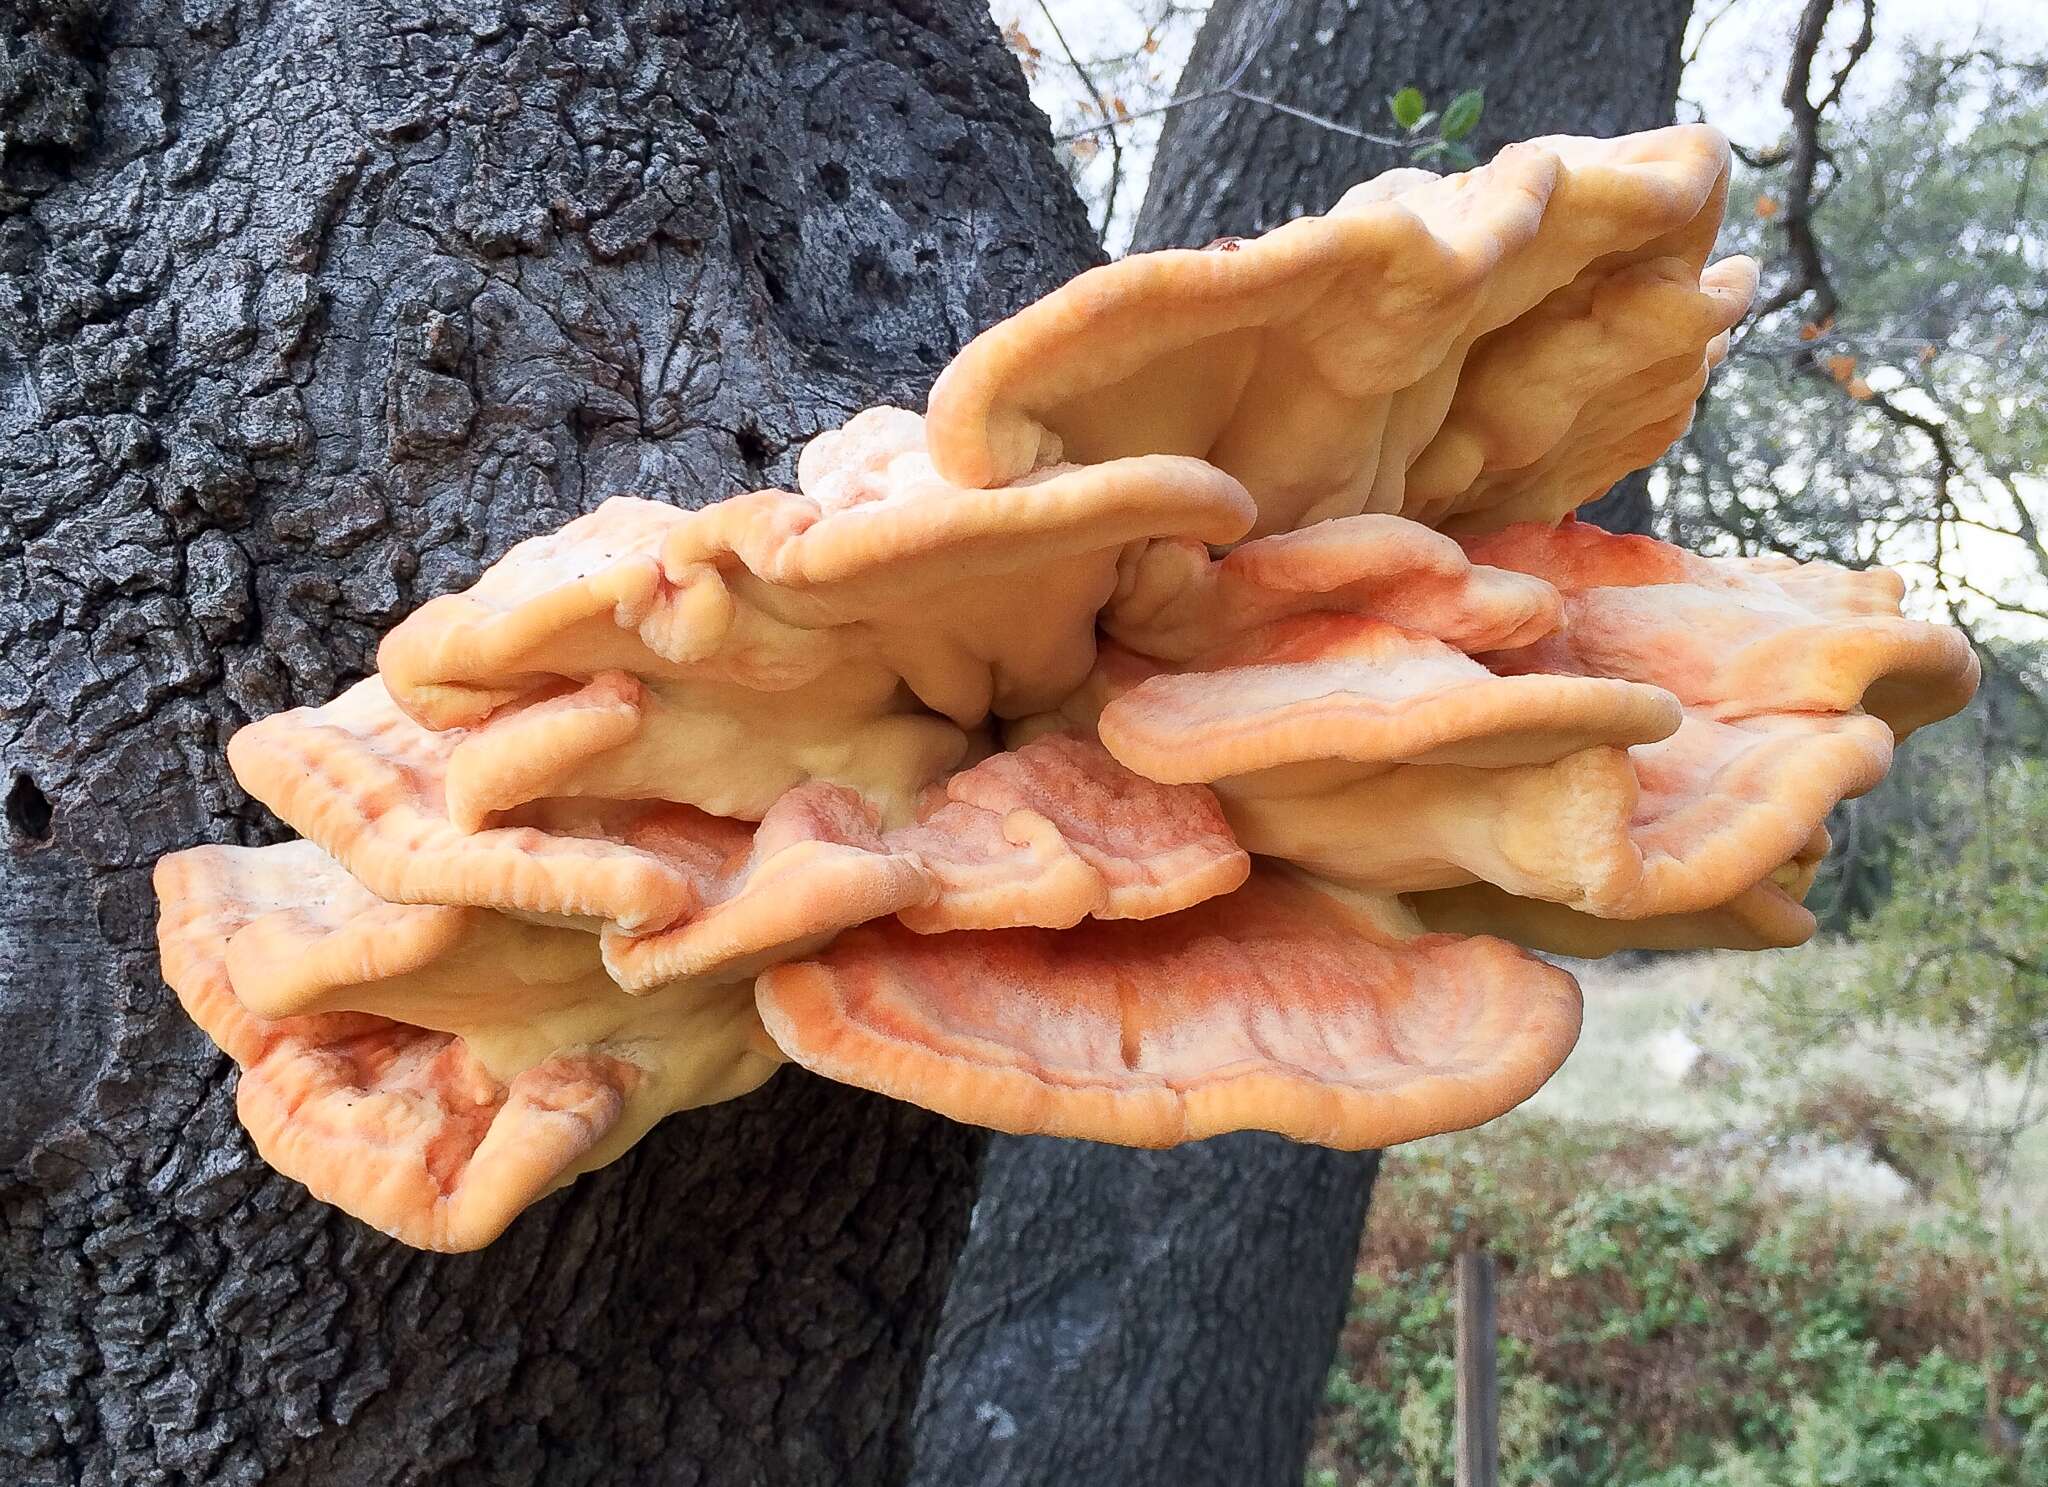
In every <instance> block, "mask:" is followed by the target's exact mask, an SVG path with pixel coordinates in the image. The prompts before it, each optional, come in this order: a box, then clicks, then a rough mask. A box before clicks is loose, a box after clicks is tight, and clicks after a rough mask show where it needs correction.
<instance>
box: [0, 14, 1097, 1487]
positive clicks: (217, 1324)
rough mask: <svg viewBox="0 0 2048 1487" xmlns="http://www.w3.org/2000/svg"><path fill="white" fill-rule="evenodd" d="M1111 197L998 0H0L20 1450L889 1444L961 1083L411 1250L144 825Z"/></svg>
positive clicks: (186, 823) (1024, 279) (1019, 268)
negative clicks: (525, 550)
mask: <svg viewBox="0 0 2048 1487" xmlns="http://www.w3.org/2000/svg"><path fill="white" fill-rule="evenodd" d="M1095 253H1096V249H1095V247H1094V245H1093V244H1092V242H1091V241H1090V240H1089V237H1088V231H1087V224H1086V221H1085V219H1084V217H1083V216H1082V214H1081V212H1080V210H1079V207H1078V204H1077V203H1075V202H1074V200H1073V197H1072V194H1071V192H1070V191H1069V190H1068V189H1067V187H1066V185H1065V182H1064V180H1063V177H1062V175H1061V172H1060V170H1059V167H1058V166H1057V164H1056V163H1055V161H1054V159H1053V157H1052V155H1051V152H1050V149H1049V148H1048V146H1047V143H1046V137H1045V129H1044V126H1043V122H1042V120H1041V119H1040V117H1039V116H1038V115H1037V114H1035V113H1034V112H1033V111H1032V110H1031V108H1030V104H1029V102H1028V99H1027V98H1026V96H1025V92H1024V88H1023V85H1022V82H1021V80H1020V79H1019V77H1018V74H1017V69H1016V65H1015V63H1014V61H1013V60H1012V59H1011V58H1010V57H1009V56H1008V55H1007V54H1006V53H1004V52H1003V50H1002V49H1001V47H1000V45H999V43H998V42H997V39H996V37H995V34H994V31H993V29H992V27H991V25H990V23H989V20H988V17H987V14H986V10H985V7H984V6H983V5H982V3H981V0H894V3H890V0H868V3H864V4H849V3H838V0H808V3H797V0H788V3H779V4H776V5H772V6H769V5H753V4H712V3H707V0H296V3H293V4H288V5H276V4H267V3H262V0H57V3H55V4H47V3H42V0H30V3H28V4H27V5H23V4H22V3H21V0H0V519H4V526H0V552H4V557H5V561H4V564H0V750H4V768H5V773H4V776H0V793H4V796H5V802H6V806H5V818H6V824H5V826H4V828H0V833H4V835H0V1479H4V1480H6V1481H7V1482H9V1483H12V1484H22V1487H28V1484H57V1483H73V1482H85V1483H123V1484H126V1483H183V1482H195V1483H196V1482H205V1483H209V1484H234V1483H253V1482H257V1481H259V1480H261V1481H264V1482H269V1483H322V1484H332V1483H340V1482H351V1483H355V1482H361V1483H371V1482H375V1483H399V1482H423V1481H432V1482H435V1483H463V1482H484V1481H488V1482H491V1483H547V1484H549V1487H562V1484H575V1483H584V1482H600V1481H611V1482H623V1481H633V1482H644V1483H669V1482H673V1483H708V1482H719V1483H724V1482H732V1483H754V1482H806V1483H823V1482H832V1483H840V1482H886V1481H895V1480H900V1479H901V1477H902V1475H903V1473H904V1471H905V1469H906V1456H907V1449H908V1435H907V1420H908V1416H909V1410H910V1405H911V1402H912V1400H913V1399H914V1397H915V1391H916V1388H917V1382H918V1377H919V1374H920V1371H921V1369H922V1366H923V1362H924V1359H925V1357H926V1354H927V1352H928V1344H929V1340H930V1335H931V1329H932V1326H933V1324H934V1322H935V1320H936V1316H937V1312H938V1306H939V1302H940V1299H941V1296H942V1294H943V1290H944V1286H945V1282H946V1277H947V1273H948V1271H949V1268H950V1265H951V1261H952V1257H953V1254H954V1251H955V1249H956V1247H957V1246H958V1244H959V1242H960V1241H961V1239H962V1237H963V1235H964V1232H965V1229H966V1225H967V1219H968V1209H969V1204H970V1201H971V1194H972V1191H973V1180H974V1168H975V1162H976V1159H977V1157H978V1155H979V1152H980V1146H981V1143H980V1139H979V1137H978V1135H977V1134H976V1133H973V1132H971V1131H968V1130H966V1129H964V1128H960V1127H956V1126H952V1125H949V1124H947V1123H945V1122H943V1121H940V1120H937V1119H934V1118H932V1117H929V1116H927V1115H925V1114H924V1113H922V1112H920V1111H917V1110H913V1109H910V1108H908V1107H905V1106H900V1105H894V1104H891V1103H889V1102H886V1101H882V1100H879V1099H873V1098H869V1097H865V1096H862V1095H859V1094H856V1093H853V1092H851V1091H848V1090H844V1089H841V1088H838V1087H835V1086H829V1085H826V1084H823V1083H820V1082H818V1081H814V1080H811V1079H809V1078H807V1077H805V1076H803V1075H801V1074H798V1073H794V1072H790V1073H785V1074H784V1075H782V1076H780V1077H778V1078H777V1079H776V1080H775V1081H773V1082H772V1083H771V1084H770V1086H769V1087H768V1088H767V1089H766V1090H765V1091H763V1092H762V1093H760V1094H759V1095H756V1096H753V1097H750V1098H749V1099H747V1100H744V1101H741V1102H738V1103H737V1104H735V1105H732V1106H727V1107H722V1108H719V1109H715V1110H711V1111H706V1112H700V1113H697V1114H694V1115H690V1116H683V1117H678V1118H675V1119H672V1120H670V1121H669V1122H667V1123H666V1124H665V1125H664V1126H662V1127H661V1128H660V1129H659V1130H658V1131H657V1132H656V1133H655V1134H654V1135H653V1136H652V1137H651V1138H650V1139H649V1140H647V1141H646V1142H644V1143H643V1144H642V1145H641V1146H640V1147H639V1148H638V1149H637V1150H636V1151H635V1152H634V1153H633V1154H632V1155H631V1156H629V1157H628V1158H627V1159H626V1160H624V1161H623V1162H621V1163H619V1164H618V1165H617V1166H615V1167H613V1168H611V1169H609V1170H607V1171H605V1172H603V1173H601V1174H598V1175H596V1176H594V1177H591V1178H586V1179H585V1180H584V1181H583V1182H581V1183H579V1184H578V1185H577V1186H576V1187H575V1188H574V1190H573V1191H572V1192H571V1193H569V1194H568V1195H566V1196H559V1197H556V1198H553V1199H551V1200H549V1201H548V1202H546V1203H543V1204H541V1205H539V1207H538V1208H537V1209H536V1210H535V1211H534V1212H532V1213H531V1214H529V1215H527V1216H526V1217H525V1218H523V1219H522V1220H521V1221H520V1222H519V1223H518V1224H517V1225H515V1227H514V1228H513V1230H512V1232H511V1233H510V1234H509V1235H508V1236H507V1237H506V1238H505V1239H503V1240H502V1241H500V1242H499V1243H498V1244H497V1245H496V1246H494V1247H492V1248H491V1249H490V1250H488V1251H486V1252H484V1253H482V1254H480V1255H475V1256H464V1257H453V1258H448V1257H436V1256H428V1255H422V1254H418V1253H415V1252H412V1251H409V1250H406V1249H403V1248H401V1247H399V1246H397V1245H395V1244H393V1243H391V1242H390V1241H388V1240H386V1239H384V1238H383V1237H381V1236H380V1235H378V1234H376V1233H374V1232H372V1231H371V1230H369V1229H368V1228H366V1227H364V1226H362V1225H360V1224H357V1223H355V1222H354V1221H352V1220H350V1219H347V1218H345V1217H343V1216H341V1215H340V1214H338V1213H336V1212H334V1211H333V1210H331V1209H329V1208H326V1207H324V1206H323V1205H321V1204H318V1203H315V1202H312V1201H311V1200H309V1199H308V1198H307V1197H306V1195H305V1194H304V1193H303V1192H302V1191H301V1190H300V1189H299V1188H297V1187H296V1186H295V1185H293V1184H291V1183H289V1182H286V1181H284V1180H282V1179H280V1178H277V1177H276V1176H274V1175H272V1174H270V1173H269V1172H267V1171H266V1170H265V1169H264V1168H263V1166H262V1165H261V1164H260V1163H259V1162H258V1161H256V1160H255V1158H254V1156H253V1155H252V1153H251V1151H250V1149H249V1147H248V1145H247V1143H246V1142H245V1141H244V1140H243V1138H242V1136H241V1134H240V1132H239V1130H238V1128H237V1126H236V1124H235V1121H234V1117H233V1107H232V1095H231V1089H232V1083H233V1080H232V1072H231V1070H230V1069H229V1068H228V1067H227V1066H226V1063H225V1061H224V1060H223V1059H222V1058H221V1057H220V1056H219V1055H217V1054H216V1053H215V1052H214V1051H213V1049H212V1048H211V1047H210V1046H209V1045H208V1044H207V1042H206V1040H205V1039H204V1038H202V1037H201V1036H200V1035H199V1034H198V1033H197V1032H196V1031H195V1030H194V1029H193V1028H191V1027H190V1026H189V1025H188V1024H187V1023H186V1021H185V1019H184V1018H183V1016H182V1015H181V1014H180V1012H179V1010H178V1008H177V1006H176V1004H175V1002H174V1001H173V999H172V998H171V997H170V996H169V995H168V993H167V992H166V991H165V989H164V988H163V986H162V985H161V983H160V982H159V981H158V979H157V976H156V969H155V955H154V951H153V948H152V945H153V942H152V921H153V914H154V906H153V904H152V901H151V897H150V893H149V887H148V878H147V868H148V865H149V863H150V862H151V861H152V859H154V858H155V857H156V856H157V855H158V854H159V853H161V852H164V851H167V850H170V849H172V848H177V847H183V846H188V845H191V844H193V843H195V842H200V841H241V842H255V841H261V840H266V839H270V838H271V837H273V836H274V835H275V834H276V828H275V824H274V823H273V822H271V821H269V820H267V819H266V818H265V817H264V816H263V814H262V813H261V812H260V811H258V810H256V809H255V808H253V807H252V806H251V804H250V802H249V801H248V800H247V799H246V798H245V797H244V796H243V795H242V794H241V793H240V792H239V791H238V790H237V789H236V788H235V786H234V784H233V782H232V780H231V779H230V777H229V776H228V774H227V771H226V768H225V766H224V764H223V762H222V745H223V742H224V740H225V738H226V736H227V734H228V733H229V732H230V731H231V730H232V729H233V728H234V727H235V726H236V725H238V724H239V723H241V722H242V721H243V720H245V719H247V718H249V717H253V716H257V715H260V714H265V713H269V712H272V711H275V710H276V709H278V708H282V707H286V706H290V705H293V704H296V703H301V702H307V701H315V700H321V699H325V698H327V697H328V696H330V695H332V694H333V693H334V692H335V691H336V690H337V689H339V688H340V687H341V686H343V685H344V684H345V683H346V682H348V681H349V680H350V679H352V678H353V677H355V676H357V675H359V674H360V673H362V672H363V671H364V670H365V669H366V668H367V667H368V666H369V665H370V662H371V655H372V648H373V645H374V643H375V641H376V638H377V636H378V635H379V633H380V632H381V631H382V630H384V629H385V628H387V627H388V626H389V625H390V624H391V623H392V622H393V621H394V620H395V619H396V618H398V617H399V616H400V615H402V614H403V613H405V612H406V611H407V610H409V609H410V608H412V607H413V606H414V605H416V604H417V603H419V602H420V601H421V600H423V599H425V598H426V597H428V596H430V595H433V594H437V593H441V592H443V591H446V590H448V589H451V588H454V587H457V586H459V585H461V584H462V583H464V582H466V581H467V580H469V579H470V578H471V577H473V576H474V575H475V574H476V572H477V571H478V568H479V566H480V565H481V564H483V563H484V562H486V561H487V560H489V559H491V558H493V557H495V556H496V555H497V554H498V553H500V552H501V551H503V550H504V548H505V547H506V546H508V545H509V544H510V543H512V542H513V541H515V540H516V539H518V538H521V537H524V536H526V535H529V534H531V533H533V532H534V531H536V530H539V529H541V528H544V527H548V526H552V525H554V524H556V523H558V522H560V521H562V520H564V519H566V518H567V517H569V516H571V515H573V514H575V513H576V512H579V511H582V510H585V509H588V508H589V507H591V506H593V505H594V504H596V503H597V502H598V501H599V500H600V499H602V498H604V497H605V496H607V495H610V494H612V493H615V492H618V491H621V490H635V491H639V492H642V493H644V494H650V495H657V496H664V497H667V498H670V499H674V500H677V501H681V502H685V503H697V502H702V501H706V500H711V499H715V498H718V497H721V496H724V495H728V494H731V493H732V492H734V491H737V490H740V489H744V488H748V487H751V486H756V485H760V484H763V483H767V482H769V481H772V480H774V479H776V478H778V477H780V478H784V479H786V478H788V476H789V474H790V471H791V466H792V455H793V448H794V446H795V445H796V444H797V443H798V442H799V441H801V440H802V439H803V438H804V437H806V436H807V435H808V434H810V433H812V432H814V431H815V430H817V429H819V428H820V427H825V426H829V425H831V424H832V423H834V422H836V421H838V420H839V419H840V418H841V417H843V416H844V415H845V414H846V413H847V412H849V411H851V410H853V409H856V408H858V407H861V406H863V405H865V404H866V403H868V402H870V401H873V400H875V399H877V398H890V399H894V400H897V401H908V402H912V403H916V402H918V401H919V400H921V398H922V394H923V390H924V387H925V384H926V383H927V382H928V380H929V379H930V378H931V376H932V375H933V374H934V373H935V372H936V370H937V369H938V368H939V367H940V366H941V365H942V364H943V363H944V361H945V360H946V358H947V357H948V356H949V355H950V354H951V353H952V351H953V350H954V349H955V347H956V346H957V345H958V344H959V343H960V342H961V341H963V340H964V339H965V338H966V337H967V336H969V335H970V334H971V333H972V332H974V331H975V330H977V329H979V328H980V327H981V326H983V325H985V324H986V323H988V322H989V321H991V320H993V319H995V318H997V317H998V316H1000V315H1003V314H1005V313H1007V312H1009V311H1010V310H1012V309H1014V308H1015V307H1017V306H1018V305H1020V304H1021V303H1023V302H1025V301H1026V300H1028V299H1030V298H1031V297H1033V296H1035V295H1037V294H1039V293H1041V292H1043V291H1044V290H1045V289H1047V288H1049V287H1051V286H1052V285H1053V284H1054V283H1057V282H1058V281H1060V280H1061V279H1064V278H1065V277H1067V276H1068V275H1069V274H1071V273H1072V272H1073V271H1074V270H1075V269H1077V268H1079V267H1080V266H1082V265H1083V264H1085V263H1086V262H1087V261H1089V260H1090V259H1091V258H1092V257H1093V256H1094V255H1095Z"/></svg>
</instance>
